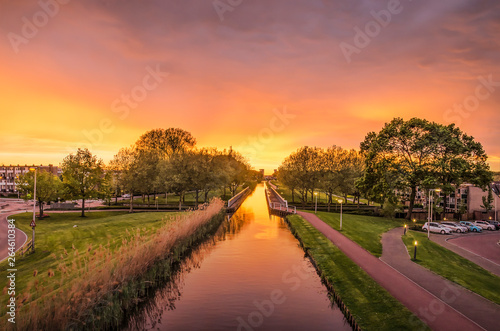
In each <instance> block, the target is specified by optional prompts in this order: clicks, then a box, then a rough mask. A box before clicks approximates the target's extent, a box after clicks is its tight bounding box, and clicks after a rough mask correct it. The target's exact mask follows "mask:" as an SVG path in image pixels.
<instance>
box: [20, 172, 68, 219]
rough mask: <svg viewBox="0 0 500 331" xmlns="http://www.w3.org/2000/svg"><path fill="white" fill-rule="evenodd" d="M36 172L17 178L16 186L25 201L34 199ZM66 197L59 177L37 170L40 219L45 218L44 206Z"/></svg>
mask: <svg viewBox="0 0 500 331" xmlns="http://www.w3.org/2000/svg"><path fill="white" fill-rule="evenodd" d="M34 183H35V171H30V172H27V173H25V174H23V175H20V176H19V177H18V178H16V185H17V188H18V190H19V192H20V194H21V195H23V196H24V198H25V199H27V200H29V199H33V191H34ZM63 195H64V192H63V185H62V182H61V180H60V179H59V177H57V176H56V175H54V174H53V173H51V172H48V171H43V170H42V171H40V170H38V169H37V170H36V200H37V201H38V207H39V212H40V217H42V216H43V206H44V204H46V203H49V202H52V201H57V199H58V198H59V197H62V196H63Z"/></svg>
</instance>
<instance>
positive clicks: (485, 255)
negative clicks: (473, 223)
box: [431, 231, 500, 277]
mask: <svg viewBox="0 0 500 331" xmlns="http://www.w3.org/2000/svg"><path fill="white" fill-rule="evenodd" d="M431 240H432V241H434V242H436V243H438V244H439V245H441V246H443V247H445V248H447V249H449V250H450V251H452V252H455V253H457V254H458V255H461V256H462V257H464V258H466V259H467V260H470V261H472V262H474V263H475V264H477V265H479V266H481V267H482V268H484V269H486V270H488V271H489V272H491V273H493V274H495V275H497V276H498V277H500V246H499V245H498V242H499V241H500V231H495V232H493V233H477V234H476V233H468V234H465V235H453V236H451V237H450V236H431Z"/></svg>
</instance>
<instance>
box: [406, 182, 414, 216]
mask: <svg viewBox="0 0 500 331" xmlns="http://www.w3.org/2000/svg"><path fill="white" fill-rule="evenodd" d="M416 195H417V186H416V185H413V186H412V187H411V193H410V206H408V214H407V215H406V219H407V220H410V219H411V214H412V213H413V206H414V205H415V196H416Z"/></svg>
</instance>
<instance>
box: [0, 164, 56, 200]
mask: <svg viewBox="0 0 500 331" xmlns="http://www.w3.org/2000/svg"><path fill="white" fill-rule="evenodd" d="M30 168H37V169H38V171H49V172H51V173H53V174H54V175H56V176H60V175H61V170H60V168H59V167H56V166H54V165H52V164H49V165H47V166H44V165H27V164H25V165H19V164H18V165H8V166H6V165H3V164H2V165H1V166H0V194H2V195H6V194H12V193H14V194H17V189H16V183H15V181H16V178H17V177H19V176H20V175H23V174H25V173H27V172H29V171H30Z"/></svg>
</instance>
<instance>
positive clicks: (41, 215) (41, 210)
mask: <svg viewBox="0 0 500 331" xmlns="http://www.w3.org/2000/svg"><path fill="white" fill-rule="evenodd" d="M38 210H39V213H40V217H39V218H40V219H42V218H43V202H42V201H40V200H38Z"/></svg>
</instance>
